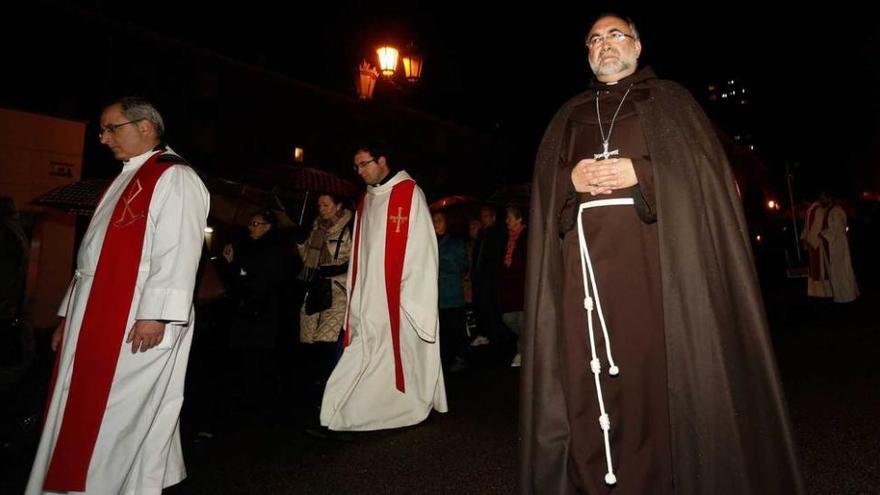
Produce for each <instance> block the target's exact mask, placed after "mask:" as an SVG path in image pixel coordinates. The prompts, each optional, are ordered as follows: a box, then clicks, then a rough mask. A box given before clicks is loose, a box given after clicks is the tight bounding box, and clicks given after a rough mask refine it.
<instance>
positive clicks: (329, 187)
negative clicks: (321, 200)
mask: <svg viewBox="0 0 880 495" xmlns="http://www.w3.org/2000/svg"><path fill="white" fill-rule="evenodd" d="M249 179H250V180H249V181H248V182H252V183H253V184H255V185H263V186H268V187H269V188H270V189H272V188H279V189H286V190H289V191H310V192H315V193H330V194H336V195H339V196H345V197H349V198H352V197H354V196H355V195H356V194H357V192H358V190H359V189H360V188H359V187H358V186H357V185H356V184H355V183H353V182H351V181H348V180H345V179H343V178H341V177H339V176H338V175H336V174H334V173H332V172H328V171H326V170H321V169H317V168H313V167H305V166H301V165H283V164H278V165H269V166H266V167H263V168H261V169H258V170H256V171H255V172H254V173H252V174H251V175H250V176H249Z"/></svg>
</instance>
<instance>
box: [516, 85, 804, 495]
mask: <svg viewBox="0 0 880 495" xmlns="http://www.w3.org/2000/svg"><path fill="white" fill-rule="evenodd" d="M619 84H621V85H624V84H626V85H629V84H632V87H633V90H632V92H631V94H630V96H629V98H630V99H629V101H628V103H627V104H626V105H624V106H623V108H622V110H621V114H620V116H619V117H618V123H617V124H616V125H618V126H621V127H619V129H620V130H616V131H615V134H616V135H617V136H618V137H617V138H615V137H614V136H612V139H611V144H612V146H611V149H615V148H617V146H616V145H615V143H617V144H623V146H622V149H621V156H627V152H628V151H631V152H633V153H635V155H634V156H630V157H631V158H633V161H634V165H635V167H636V172H637V175H638V176H639V178H640V184H639V186H637V187H635V188H633V189H632V190H631V191H627V193H628V194H623V192H622V191H615V194H616V195H618V196H620V195H629V194H632V196H634V197H636V198H635V199H636V201H635V208H633V207H632V206H629V207H623V206H616V207H607V208H617V209H618V210H615V211H616V212H619V211H624V210H622V209H625V208H629V211H630V212H632V210H633V209H635V210H638V213H639V215H638V218H639V219H640V220H641V222H642V224H643V225H646V226H647V225H650V227H638V228H637V229H635V231H634V232H632V234H631V236H633V237H635V238H636V240H637V242H638V243H640V244H641V245H646V244H647V245H648V249H647V250H646V251H645V252H646V253H647V255H646V256H644V258H645V260H642V263H643V266H644V273H645V274H646V275H645V279H644V281H643V285H644V286H648V287H651V286H654V289H655V290H660V291H661V292H662V297H661V295H659V294H658V295H656V297H655V298H654V300H656V301H662V304H657V305H656V306H657V307H656V308H632V309H633V310H632V313H640V314H647V313H646V311H647V312H648V313H650V312H651V311H653V313H652V314H656V315H657V317H658V318H661V317H660V316H659V315H661V314H662V318H661V319H662V328H661V325H657V324H654V325H647V326H646V327H644V328H646V330H643V331H645V332H651V335H647V334H646V335H644V336H643V337H640V336H639V335H638V334H630V335H626V336H624V337H625V340H626V342H622V341H620V340H616V337H615V327H614V321H613V320H614V319H615V316H614V315H613V314H606V317H607V318H608V319H609V334H610V339H611V342H612V345H613V346H615V348H614V351H615V357H616V359H617V361H619V362H620V369H621V371H620V376H618V377H611V378H609V377H608V375H607V369H608V368H607V367H608V363H607V362H605V360H604V354H602V353H600V356H602V360H603V372H602V373H603V374H602V375H601V379H602V381H603V387H605V386H609V387H611V388H612V390H611V391H610V392H609V394H610V395H609V396H608V397H606V401H609V400H610V401H612V403H613V404H612V405H611V406H610V407H609V411H608V413H609V415H610V417H611V444H612V445H611V447H612V451H613V452H614V453H613V464H614V465H615V466H617V465H620V464H623V465H626V466H629V467H630V469H629V471H627V470H626V469H623V470H621V471H620V472H619V473H617V474H618V477H619V481H618V484H617V485H616V486H615V488H614V489H611V490H610V492H611V493H629V492H628V491H627V490H630V491H634V490H635V489H634V488H632V487H634V486H639V487H640V488H639V490H642V491H643V490H645V489H646V488H645V487H646V486H648V487H650V486H651V484H650V483H654V481H652V480H656V485H655V487H656V488H657V491H656V492H655V491H654V490H653V489H651V488H647V490H648V491H643V493H668V492H669V491H671V492H672V493H675V494H680V495H706V494H713V495H725V494H731V495H732V494H737V495H742V494H798V493H803V487H802V482H801V478H800V474H799V471H798V467H797V461H796V456H795V449H794V444H793V441H792V438H791V434H790V431H789V425H788V416H787V412H786V406H785V400H784V397H783V392H782V388H781V385H780V382H779V378H778V374H777V370H776V364H775V358H774V355H773V347H772V344H771V342H770V339H769V334H768V328H767V322H766V318H765V315H764V308H763V303H762V300H761V294H760V291H759V287H758V282H757V277H756V274H755V270H754V264H753V261H752V255H751V250H750V245H749V239H748V231H747V228H746V223H745V219H744V217H743V214H742V208H741V205H740V200H739V197H738V195H737V192H736V185H735V183H734V178H733V175H732V173H731V171H730V167H729V165H728V162H727V158H726V156H725V154H724V151H723V149H722V147H721V145H720V143H719V140H718V138H717V136H716V135H715V134H714V131H713V129H712V126H711V124H710V122H709V120H708V119H707V118H706V116H705V114H704V113H703V111H702V110H701V109H700V107H699V105H698V104H697V103H696V102H695V101H694V99H693V97H692V96H691V95H690V93H688V92H687V90H685V89H684V88H683V87H681V86H680V85H678V84H676V83H674V82H671V81H664V80H660V79H657V78H656V77H655V76H654V74H653V72H652V71H651V70H650V69H648V68H646V69H641V70H640V71H638V72H637V73H636V74H635V75H633V76H631V77H630V78H627V79H626V80H623V81H621V82H620V83H619ZM616 95H617V96H614V97H613V99H611V100H610V101H612V102H613V104H611V103H608V102H607V101H605V100H603V99H602V98H601V97H600V107H602V109H601V112H602V116H603V117H602V121H603V123H604V125H605V128H604V130H605V132H606V133H607V132H608V125H607V124H608V120H610V117H611V113H613V111H614V109H615V108H616V106H617V102H619V101H620V100H619V98H620V96H622V91H620V92H618V93H616ZM595 97H596V92H595V91H594V90H590V91H587V92H584V93H582V94H580V95H578V96H576V97H574V98H573V99H571V100H570V101H569V102H568V103H566V104H565V105H564V106H563V107H562V108H561V109H560V110H559V112H558V113H557V114H556V116H555V117H554V118H553V120H552V121H551V123H550V125H549V127H548V128H547V131H546V133H545V135H544V139H543V141H542V142H541V146H540V148H539V150H538V155H537V160H536V164H535V173H534V183H533V187H532V204H531V214H530V216H529V219H530V224H529V229H530V231H531V232H530V236H529V251H528V255H529V261H528V269H527V277H526V300H525V312H526V314H525V318H526V326H525V330H524V335H523V339H522V358H523V369H522V387H521V396H520V401H521V404H520V411H521V414H520V433H521V440H520V441H521V472H520V488H521V492H522V493H526V494H540V495H552V494H565V493H575V492H577V491H585V490H588V489H589V488H586V487H596V486H598V483H596V482H595V480H600V481H601V480H602V478H603V475H604V474H605V466H604V448H603V445H602V444H598V445H587V446H584V445H577V443H578V442H581V443H584V442H585V441H589V442H590V443H599V442H600V441H601V438H602V436H601V431H600V430H599V423H598V413H597V414H596V416H594V417H589V418H587V420H586V421H584V419H583V418H581V417H578V416H576V412H577V410H578V407H579V406H578V405H577V404H580V403H585V402H584V396H589V397H590V400H592V401H593V404H595V400H596V398H595V388H593V386H592V375H591V374H590V367H589V363H588V361H589V349H588V347H587V346H588V343H587V338H586V335H585V334H586V329H585V328H584V327H580V328H575V326H576V325H571V324H569V325H565V324H564V323H565V322H568V323H571V320H572V318H571V316H570V315H571V314H572V310H571V308H569V307H567V306H570V305H571V304H572V301H573V300H575V299H577V298H579V297H583V293H582V292H581V293H580V295H579V296H576V297H574V298H573V297H568V296H569V295H570V294H568V292H571V291H572V290H573V287H574V286H575V285H577V284H579V283H580V282H579V281H580V277H581V274H580V272H579V267H577V268H578V269H574V270H572V266H571V265H570V264H569V265H568V266H567V265H565V261H564V260H565V259H570V256H569V254H570V253H569V252H568V251H566V256H565V257H564V256H563V251H564V250H568V249H570V247H569V246H568V244H567V243H568V239H569V238H568V236H570V235H571V232H569V233H568V234H565V237H562V236H560V233H565V232H566V230H569V229H570V226H566V225H564V224H565V223H566V222H568V221H570V218H568V217H570V215H567V214H566V213H565V211H564V210H565V205H566V204H567V203H568V204H570V203H571V202H572V196H573V195H572V194H571V191H570V190H567V189H566V188H565V187H562V186H560V184H568V183H570V178H567V177H566V176H567V175H569V174H570V171H571V165H572V163H573V162H576V161H577V160H576V159H573V157H572V156H570V155H572V154H573V153H578V154H583V153H584V150H578V149H577V148H578V145H577V144H576V143H575V144H573V143H572V142H571V136H572V128H573V126H576V125H578V122H577V121H578V120H579V119H580V120H583V118H582V116H583V115H586V112H585V110H584V109H588V108H593V110H595V105H596V102H595ZM591 106H592V107H591ZM627 110H630V113H631V114H632V115H631V118H629V119H626V114H627ZM636 117H637V118H636ZM627 121H628V122H629V123H628V124H627V123H625V122H627ZM581 124H582V122H581ZM593 124H595V122H593ZM594 127H595V126H594ZM584 129H586V127H584ZM627 129H629V134H630V135H631V136H630V138H629V142H627V141H626V139H627V138H625V137H621V136H622V135H625V134H626V133H627ZM590 132H592V130H591V131H590ZM619 133H620V134H619ZM633 134H637V135H638V134H640V135H638V136H637V137H636V138H632V135H633ZM628 147H629V149H627V148H628ZM599 151H601V147H600V148H599V149H596V150H594V152H599ZM588 157H589V158H592V155H587V156H579V158H588ZM646 164H647V168H646ZM651 174H652V175H653V181H651V180H650V175H651ZM646 178H647V179H648V180H645V182H646V183H644V184H643V183H642V181H643V180H644V179H646ZM651 183H652V184H651ZM652 185H653V187H651V186H652ZM640 187H641V189H640ZM633 192H638V193H639V194H634V193H633ZM645 192H648V193H649V194H647V196H650V197H649V198H648V199H649V201H648V203H654V204H653V205H651V204H648V205H646V204H645V201H644V199H645V196H646V194H645ZM564 196H567V197H564ZM612 197H614V196H612ZM602 198H604V196H600V197H597V198H596V199H602ZM582 199H583V198H582ZM576 201H577V200H575V203H576ZM597 210H599V209H597ZM575 211H576V208H575ZM610 211H611V210H609V212H610ZM602 214H603V215H608V214H610V215H619V213H608V214H606V213H602ZM589 215H596V213H593V212H588V214H585V216H584V218H585V220H584V222H585V224H587V223H589V221H590V218H602V217H596V216H594V217H590V216H589ZM567 218H568V219H567ZM605 218H614V217H613V216H611V217H607V216H606V217H605ZM621 218H623V217H621ZM655 218H656V223H651V222H653V220H654V219H655ZM617 224H618V222H616V221H615V222H614V225H615V226H616V225H617ZM591 229H592V230H593V231H594V232H595V231H596V229H597V227H596V226H595V225H585V230H586V231H587V236H588V237H589V235H590V231H591ZM617 230H618V232H616V233H615V234H614V235H618V236H619V235H620V232H619V229H617ZM575 242H576V241H575ZM590 242H592V241H590ZM653 242H656V247H651V246H650V244H651V243H653ZM575 245H576V244H575ZM627 249H629V248H623V251H626V250H627ZM591 252H592V248H591ZM601 255H602V253H601V252H599V253H597V256H601ZM652 256H653V258H652ZM613 258H614V256H613V255H612V256H609V259H612V260H613ZM652 270H653V271H654V272H657V271H659V280H651V277H650V274H651V272H652ZM569 272H573V273H569ZM606 273H613V272H609V271H607V269H606ZM601 276H602V268H601V267H599V268H598V272H597V278H598V277H601ZM606 278H607V277H606ZM572 279H573V280H575V281H577V283H576V284H574V285H573V283H572V282H571V280H572ZM599 282H600V294H599V298H600V300H601V299H602V292H601V290H602V289H601V284H602V280H599ZM607 283H608V282H607V280H606V285H607ZM627 283H629V284H630V285H629V286H630V287H633V288H636V289H638V285H639V284H638V283H636V284H635V285H633V284H632V283H631V282H626V283H624V282H621V283H619V284H617V285H618V287H621V286H622V287H624V288H625V287H627ZM612 285H614V284H612ZM578 290H582V289H578ZM618 291H619V289H618ZM611 292H612V293H615V292H616V291H615V290H612V291H611ZM641 292H644V291H641ZM638 297H639V295H638V294H635V299H636V300H634V301H630V304H632V303H633V302H638V301H637V299H638ZM601 304H603V305H605V304H608V305H609V308H606V309H610V310H611V311H612V312H614V308H615V307H616V308H623V309H624V310H625V309H626V307H627V306H626V304H625V303H624V304H621V303H620V302H614V301H607V300H601ZM580 308H581V309H580V311H581V312H583V309H582V308H583V305H582V302H581V306H580ZM624 312H626V311H624ZM618 313H620V311H618ZM627 318H629V316H626V317H625V318H624V320H626V319H627ZM618 319H619V317H618ZM583 320H584V321H585V320H586V317H583ZM571 332H580V334H579V335H575V336H572V335H569V334H570V333H571ZM658 335H659V340H658ZM640 338H642V339H644V342H645V346H650V345H653V344H657V345H655V349H654V351H651V352H641V357H639V358H638V365H637V367H636V368H635V369H634V368H633V367H630V369H629V370H628V369H627V367H626V360H627V356H626V355H625V354H626V353H627V352H628V350H627V349H631V350H635V349H638V346H639V340H636V339H640ZM600 340H601V339H600ZM578 343H580V344H578ZM577 345H581V346H582V347H583V348H585V349H586V350H581V351H579V352H581V354H582V355H583V356H585V357H586V358H585V362H583V363H582V365H581V366H582V369H581V370H579V371H577V373H582V374H583V376H584V377H586V379H585V380H579V379H575V378H573V376H576V373H575V374H573V372H572V370H571V368H572V367H573V366H577V364H576V363H574V362H573V359H572V355H576V353H573V352H572V351H571V348H572V347H573V346H577ZM664 350H665V357H664V356H663V355H662V354H663V353H664ZM652 356H653V357H652ZM645 363H647V364H645ZM638 366H647V367H653V369H654V370H656V369H658V368H657V366H659V367H660V368H659V369H660V373H661V375H663V376H660V377H659V380H658V379H656V377H655V378H652V377H651V373H652V372H653V371H651V372H645V370H639V369H637V368H638ZM663 368H665V369H663ZM637 372H641V373H642V378H641V380H642V381H641V382H640V383H642V385H641V386H640V385H638V383H639V382H634V381H632V379H631V378H629V379H630V381H626V380H623V379H624V377H625V376H627V373H630V374H633V373H637ZM618 379H620V380H622V381H620V382H618V384H622V385H619V389H618V390H613V387H614V386H615V385H614V384H613V383H614V382H613V380H618ZM630 383H636V387H633V386H631V385H628V384H630ZM606 384H608V385H606ZM658 384H659V385H658ZM627 386H629V387H630V388H629V389H627V388H626V387H627ZM652 387H653V389H652ZM658 387H659V389H660V391H661V394H660V399H659V400H658V399H657V393H656V389H657V388H658ZM663 391H665V396H663V395H664V394H663ZM644 395H648V396H650V397H648V398H644V397H643V396H644ZM636 400H637V401H641V402H640V404H643V405H640V406H638V407H635V408H634V407H633V406H632V404H631V403H629V404H626V403H627V402H628V401H636ZM575 402H576V403H577V404H573V403H575ZM620 404H624V406H621V407H624V408H627V407H628V408H629V409H628V412H621V411H620V410H619V408H618V406H619V405H620ZM648 406H650V407H652V408H654V410H642V411H640V414H641V417H642V419H641V421H640V423H639V424H636V425H634V424H633V423H634V422H635V421H638V420H639V419H638V417H637V414H634V411H636V410H637V409H639V408H644V407H648ZM597 407H598V406H595V405H594V406H593V408H596V410H598V409H597ZM664 407H666V408H668V409H667V410H662V409H663V408H664ZM586 409H587V408H586V407H585V410H586ZM589 412H590V415H592V409H590V410H589ZM637 412H638V411H637ZM617 414H623V415H624V417H623V418H622V419H621V418H620V417H619V416H618V417H616V415H617ZM634 416H636V417H634ZM658 417H659V418H661V421H657V418H658ZM658 423H666V424H658ZM578 428H594V429H595V431H594V432H593V433H589V434H586V435H582V434H581V433H580V432H579V431H576V430H577V429H578ZM634 431H635V433H633V432H634ZM645 431H647V433H645ZM621 432H623V433H621ZM626 435H629V439H628V440H626V439H624V440H621V438H626ZM634 435H635V437H638V436H639V435H642V436H643V437H644V438H645V439H646V445H648V447H649V448H650V450H651V452H652V453H651V456H652V457H651V458H650V459H649V460H648V461H645V462H644V463H643V464H644V465H646V466H648V469H647V471H649V472H639V471H638V469H633V468H632V467H631V466H632V465H633V464H636V465H637V464H638V463H639V462H641V461H637V462H632V461H630V460H629V459H621V458H620V456H624V455H630V452H633V451H638V448H639V444H638V441H636V442H633V436H634ZM620 442H623V443H624V445H622V446H621V445H616V443H620ZM626 442H629V446H627V445H626ZM615 447H621V449H619V450H617V451H615V450H614V449H615ZM579 457H580V458H579ZM583 457H587V458H586V459H584V458H583ZM584 466H586V468H585V467H584ZM591 466H595V469H592V468H591ZM585 469H589V470H595V471H596V472H595V473H593V474H591V476H592V477H593V478H594V480H593V481H590V480H584V472H583V471H584V470H585ZM622 476H627V477H638V476H641V477H643V478H650V479H649V480H647V483H648V484H647V485H646V484H645V482H646V480H642V481H641V482H640V483H635V484H634V483H632V480H631V479H630V480H629V481H626V480H624V479H623V478H622ZM627 486H628V487H630V488H629V489H627V488H626V487H627ZM598 490H599V491H605V490H607V488H606V487H604V486H598Z"/></svg>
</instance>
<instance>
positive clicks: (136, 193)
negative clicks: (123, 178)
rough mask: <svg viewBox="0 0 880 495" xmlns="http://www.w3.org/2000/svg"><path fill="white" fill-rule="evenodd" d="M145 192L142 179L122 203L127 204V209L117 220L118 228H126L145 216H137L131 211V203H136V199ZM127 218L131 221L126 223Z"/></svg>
mask: <svg viewBox="0 0 880 495" xmlns="http://www.w3.org/2000/svg"><path fill="white" fill-rule="evenodd" d="M143 190H144V188H143V187H142V186H141V181H140V179H136V180H135V183H134V185H133V186H132V187H131V188H130V189H129V190H128V196H126V197H124V198H122V201H123V202H124V203H125V208H124V209H123V210H122V214H121V215H119V218H118V219H117V220H116V222H115V223H116V226H118V227H125V226H126V225H129V224H131V223H132V222H134V221H135V220H137V219H138V218H140V217H141V216H143V214H135V213H134V212H133V211H132V210H131V202H132V201H134V198H136V197H138V196H139V195H140V194H141V191H143ZM126 218H129V220H128V221H126Z"/></svg>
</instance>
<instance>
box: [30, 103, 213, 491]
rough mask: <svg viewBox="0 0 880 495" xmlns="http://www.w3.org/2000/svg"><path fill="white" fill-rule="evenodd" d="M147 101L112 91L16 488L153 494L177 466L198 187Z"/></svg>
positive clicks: (203, 203) (198, 235) (201, 189)
mask: <svg viewBox="0 0 880 495" xmlns="http://www.w3.org/2000/svg"><path fill="white" fill-rule="evenodd" d="M163 133H164V124H163V121H162V117H161V115H160V114H159V112H158V111H157V110H156V109H155V107H154V106H153V105H152V104H150V103H149V102H147V101H145V100H142V99H140V98H123V99H121V100H119V101H117V102H115V103H113V104H112V105H110V106H108V107H106V108H105V109H104V111H103V113H102V114H101V129H100V131H99V133H98V135H99V138H100V140H101V143H102V144H104V145H106V146H107V147H108V148H110V150H111V151H112V152H113V154H114V156H115V157H116V158H117V159H119V160H122V161H123V167H122V172H121V173H120V174H119V175H118V176H117V177H116V178H115V179H114V180H113V182H112V183H111V184H110V186H109V187H108V189H107V190H106V191H105V193H104V196H103V197H102V199H101V201H100V202H99V203H98V206H97V209H96V210H95V213H94V216H93V217H92V221H91V223H90V224H89V228H88V230H87V231H86V234H85V236H84V237H83V241H82V244H81V245H80V249H79V252H78V254H77V268H76V274H75V277H74V280H73V281H72V282H71V284H70V287H69V288H68V291H67V294H66V295H65V297H64V300H63V301H62V304H61V307H60V309H59V316H61V317H62V318H63V319H62V320H61V322H60V324H59V325H58V328H57V330H56V331H55V334H54V335H53V337H52V347H53V349H54V350H55V351H56V352H57V356H56V364H55V370H54V372H53V376H52V381H51V382H50V385H49V390H50V392H49V400H48V404H47V406H46V417H45V424H44V426H43V434H42V437H41V439H40V444H39V448H38V450H37V455H36V458H35V459H34V464H33V467H32V469H31V475H30V480H29V481H28V486H27V489H26V493H27V494H39V493H56V492H67V493H79V492H85V493H96V494H97V493H114V494H123V493H124V494H157V495H158V494H160V493H161V492H162V489H163V488H164V487H167V486H170V485H173V484H175V483H178V482H179V481H181V480H182V479H183V478H184V477H185V476H186V472H185V470H184V466H183V456H182V452H181V445H180V431H179V426H178V425H179V421H178V420H179V416H180V407H181V405H182V403H183V383H184V375H185V373H186V365H187V360H188V357H189V349H190V344H191V342H192V332H193V326H194V314H193V305H192V295H193V286H194V284H195V275H196V269H197V268H198V263H199V256H200V253H201V247H202V242H203V237H204V229H205V222H206V219H207V215H208V206H209V195H208V192H207V190H206V189H205V186H204V185H203V184H202V182H201V180H200V179H199V177H198V175H197V174H196V173H195V171H193V169H192V168H190V167H189V166H187V165H186V162H184V161H183V159H182V158H180V157H179V156H177V155H175V154H174V152H173V151H172V150H171V149H170V148H168V147H167V146H165V145H164V144H162V142H161V140H162V135H163Z"/></svg>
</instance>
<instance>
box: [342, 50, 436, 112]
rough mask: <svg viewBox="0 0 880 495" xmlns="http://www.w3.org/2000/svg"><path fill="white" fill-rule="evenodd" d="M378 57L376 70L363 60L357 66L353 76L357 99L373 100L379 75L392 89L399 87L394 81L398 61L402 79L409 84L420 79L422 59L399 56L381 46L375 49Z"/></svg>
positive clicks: (414, 56) (412, 55)
mask: <svg viewBox="0 0 880 495" xmlns="http://www.w3.org/2000/svg"><path fill="white" fill-rule="evenodd" d="M376 55H377V57H378V62H379V65H378V69H377V68H376V67H375V66H373V65H372V64H370V63H369V62H367V61H366V60H364V61H363V62H361V64H360V65H359V66H358V69H357V73H356V75H355V87H356V88H357V93H358V97H359V98H360V99H362V100H370V99H372V98H373V91H374V90H375V89H376V81H377V80H378V79H379V73H380V72H381V73H382V76H383V77H382V79H383V80H384V81H386V82H388V83H390V84H391V85H392V86H394V87H398V88H399V87H400V84H399V83H397V82H396V81H395V80H394V77H395V75H396V74H398V70H397V65H398V60H399V61H400V62H401V63H402V65H403V72H404V74H403V78H404V79H405V80H406V81H407V82H408V83H410V84H414V83H416V82H418V81H419V79H421V77H422V67H423V66H424V62H423V60H422V57H421V56H419V55H416V54H407V55H404V56H402V57H401V56H400V51H399V50H398V49H397V48H395V47H393V46H391V45H383V46H380V47H379V48H377V49H376Z"/></svg>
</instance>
